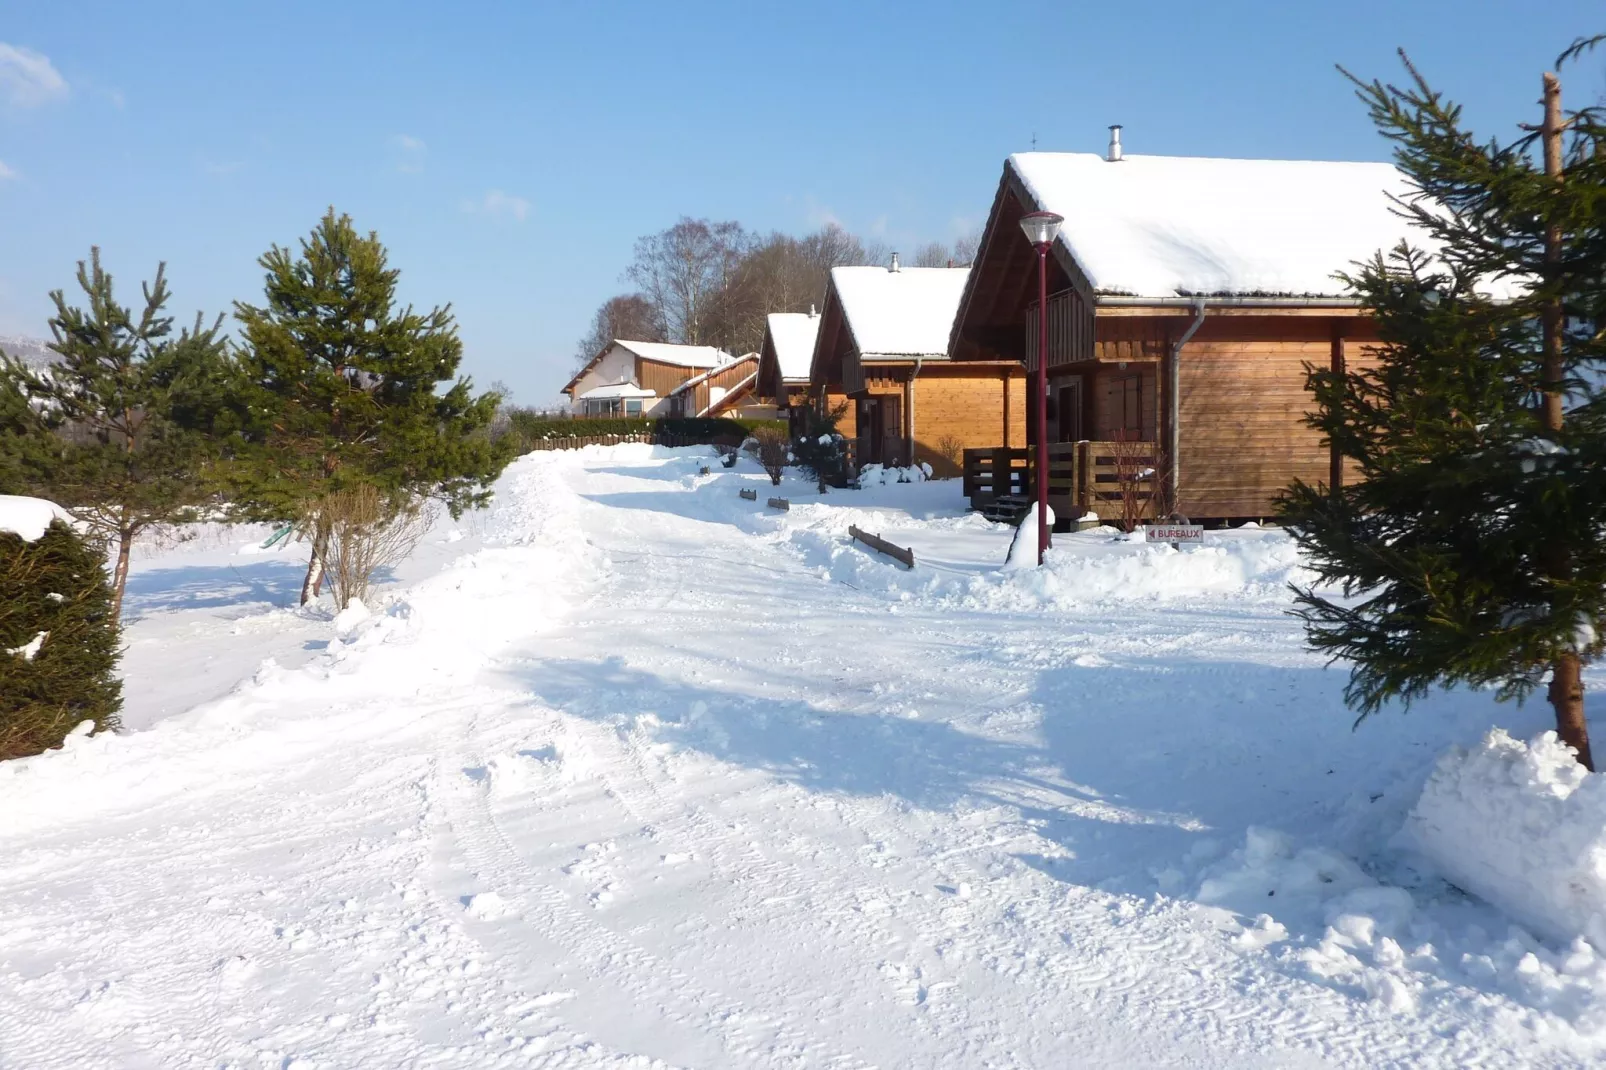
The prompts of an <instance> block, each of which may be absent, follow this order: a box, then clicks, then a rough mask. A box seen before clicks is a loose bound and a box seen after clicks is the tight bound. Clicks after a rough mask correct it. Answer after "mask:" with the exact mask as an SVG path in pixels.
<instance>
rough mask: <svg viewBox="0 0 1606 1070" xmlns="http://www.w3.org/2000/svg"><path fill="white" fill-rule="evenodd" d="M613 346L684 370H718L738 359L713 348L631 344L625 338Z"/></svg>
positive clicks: (666, 344) (651, 343)
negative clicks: (720, 366)
mask: <svg viewBox="0 0 1606 1070" xmlns="http://www.w3.org/2000/svg"><path fill="white" fill-rule="evenodd" d="M613 344H614V345H616V346H623V347H624V348H626V349H628V350H630V351H631V352H632V353H634V354H636V355H637V356H638V357H644V358H646V359H647V360H655V361H657V362H658V363H660V364H678V365H680V366H681V367H683V368H717V367H718V366H719V365H721V364H728V363H729V362H730V361H732V360H735V359H736V358H735V357H732V356H731V355H730V354H729V353H727V352H725V351H724V350H723V349H716V348H714V347H713V346H682V345H675V344H674V343H672V342H631V341H627V340H625V339H623V338H615V339H614V340H613Z"/></svg>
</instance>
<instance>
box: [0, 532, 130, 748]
mask: <svg viewBox="0 0 1606 1070" xmlns="http://www.w3.org/2000/svg"><path fill="white" fill-rule="evenodd" d="M41 632H43V633H44V639H43V641H42V643H41V644H40V645H39V646H38V649H37V652H36V653H35V654H34V655H33V657H31V658H29V657H26V656H24V654H22V653H12V651H17V650H19V649H25V648H26V647H27V646H28V644H30V643H31V642H32V641H34V640H35V638H36V637H37V636H38V635H39V634H40V633H41ZM118 653H119V651H118V649H117V617H116V614H115V613H113V611H112V596H111V588H110V587H109V586H108V584H107V582H106V574H105V570H104V569H103V567H102V565H101V555H100V552H99V550H98V549H96V548H95V547H94V546H93V545H91V544H90V543H88V542H86V541H85V540H84V539H83V538H82V537H80V536H79V535H78V534H77V533H76V532H74V531H73V530H72V528H70V527H68V526H67V525H66V524H64V523H62V522H61V521H60V520H57V521H54V522H52V523H51V525H50V527H49V529H48V530H46V532H45V533H44V535H43V536H41V537H40V538H39V539H37V540H36V541H34V542H31V543H29V542H24V541H23V540H22V537H21V536H19V535H16V534H13V533H11V532H0V760H3V759H6V758H20V757H24V756H26V755H30V754H38V753H40V752H41V751H45V750H49V749H50V748H52V747H59V746H61V743H62V740H63V739H65V738H66V736H67V733H69V732H71V731H72V730H73V729H74V728H75V727H77V726H78V725H79V724H81V723H83V722H84V721H93V722H94V725H95V731H97V732H105V731H110V730H113V729H115V728H117V727H118V719H117V711H118V710H119V709H120V708H121V707H122V683H121V681H119V680H118V679H117V677H116V670H117V658H118Z"/></svg>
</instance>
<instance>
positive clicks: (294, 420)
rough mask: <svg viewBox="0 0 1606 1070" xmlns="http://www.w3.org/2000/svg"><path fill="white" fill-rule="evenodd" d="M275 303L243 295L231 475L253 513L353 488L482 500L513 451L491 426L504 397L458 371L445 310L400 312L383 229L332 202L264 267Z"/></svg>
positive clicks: (298, 514)
mask: <svg viewBox="0 0 1606 1070" xmlns="http://www.w3.org/2000/svg"><path fill="white" fill-rule="evenodd" d="M258 263H259V264H260V265H261V266H262V268H263V270H264V271H265V272H266V273H267V275H266V280H265V290H266V294H265V297H266V300H265V303H264V304H262V305H260V306H258V305H249V304H245V303H237V304H236V305H235V315H236V316H237V317H238V318H239V320H240V322H241V325H242V331H241V334H242V348H241V353H240V358H239V363H240V368H241V383H240V388H239V393H238V407H237V411H238V413H239V418H240V422H241V425H242V428H243V430H244V432H245V438H246V441H247V442H248V443H249V446H250V448H249V449H248V450H247V451H245V452H244V454H243V455H242V457H241V459H240V460H239V461H238V462H237V463H235V464H234V465H232V466H231V467H230V469H229V473H228V475H229V480H230V498H231V502H232V504H233V505H234V507H235V511H236V513H237V515H239V516H240V517H241V518H243V519H255V520H274V521H282V520H291V519H297V518H302V517H304V516H305V515H306V514H307V513H308V511H309V510H314V509H315V503H316V502H317V501H318V500H319V499H321V498H322V497H324V496H325V495H327V494H331V493H335V492H338V491H341V490H344V489H346V488H348V487H351V486H356V485H369V486H373V487H375V488H377V489H379V490H380V491H383V492H385V493H387V494H394V493H398V492H400V493H410V494H414V495H418V496H423V497H429V498H433V499H436V500H438V501H440V502H442V503H444V504H445V505H446V506H447V508H448V509H449V510H450V511H451V513H452V515H453V516H454V517H455V516H457V515H459V514H460V513H461V512H462V511H463V510H464V509H469V508H475V507H478V506H480V505H483V504H484V503H485V502H486V501H488V500H489V497H490V486H491V483H492V482H493V481H494V480H495V479H496V477H497V475H498V474H500V473H501V471H502V468H503V467H504V466H505V465H506V464H507V462H508V460H510V459H511V457H512V449H511V443H509V442H507V441H506V440H505V439H504V440H494V439H493V438H492V436H491V435H490V433H489V428H490V425H491V421H492V419H493V418H494V416H495V414H496V408H497V404H498V402H499V400H500V399H499V398H498V396H497V395H496V394H495V393H485V394H480V395H478V396H476V395H475V394H474V393H473V387H472V384H471V382H470V381H469V380H468V379H466V378H455V376H456V375H457V369H458V365H459V364H460V363H461V361H462V357H463V344H462V342H461V341H459V339H458V337H457V327H456V323H455V322H454V320H453V318H452V315H451V311H450V308H449V307H437V308H434V309H431V310H430V311H429V312H427V313H418V312H414V311H413V309H412V308H411V307H410V306H409V307H406V308H397V307H396V301H395V296H396V281H397V277H398V275H399V274H400V273H399V272H398V271H397V270H396V269H394V268H391V267H389V266H388V265H387V257H386V253H385V248H384V246H383V245H381V244H380V241H379V238H378V235H376V234H373V233H369V234H368V235H367V236H366V237H364V236H362V235H359V234H358V233H357V231H356V228H355V227H353V226H352V222H351V219H350V217H349V216H336V215H335V212H334V210H333V209H330V210H329V212H328V213H327V214H326V215H325V216H324V217H323V219H322V220H321V221H320V222H319V224H318V226H317V227H316V228H315V229H314V230H313V232H312V234H311V235H310V236H309V237H307V238H304V239H302V241H301V243H300V252H299V253H296V252H293V251H292V250H290V249H285V248H281V247H279V246H274V247H273V248H272V249H270V250H269V251H268V252H267V253H266V254H264V255H263V256H262V258H261V259H260V260H259V261H258Z"/></svg>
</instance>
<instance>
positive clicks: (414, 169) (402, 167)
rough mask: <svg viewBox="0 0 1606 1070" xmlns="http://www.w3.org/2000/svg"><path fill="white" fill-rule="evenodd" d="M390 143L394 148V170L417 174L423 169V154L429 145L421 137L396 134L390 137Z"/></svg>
mask: <svg viewBox="0 0 1606 1070" xmlns="http://www.w3.org/2000/svg"><path fill="white" fill-rule="evenodd" d="M390 144H391V148H393V149H394V150H395V155H396V170H398V171H402V172H405V173H407V174H417V173H418V172H419V171H422V170H423V169H424V154H425V153H426V152H428V151H429V146H428V145H425V144H424V139H423V138H420V137H413V136H412V135H411V134H397V135H395V136H394V137H392V138H391V139H390Z"/></svg>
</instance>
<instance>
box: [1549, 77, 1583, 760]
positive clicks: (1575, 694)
mask: <svg viewBox="0 0 1606 1070" xmlns="http://www.w3.org/2000/svg"><path fill="white" fill-rule="evenodd" d="M1544 102H1545V123H1544V126H1542V127H1541V128H1540V130H1541V137H1540V140H1541V144H1542V148H1543V150H1544V159H1545V174H1546V176H1548V177H1549V178H1550V179H1551V180H1552V181H1554V182H1555V183H1556V184H1557V185H1558V186H1559V185H1560V184H1561V182H1562V159H1561V132H1562V119H1561V82H1560V81H1559V80H1558V79H1557V78H1556V76H1555V75H1554V74H1546V75H1545V77H1544ZM1561 246H1562V233H1561V227H1560V225H1559V224H1556V223H1551V224H1549V225H1548V226H1546V228H1545V269H1546V275H1547V278H1546V279H1545V281H1546V282H1549V281H1552V280H1551V278H1550V277H1548V276H1550V274H1551V273H1552V272H1553V271H1554V270H1555V269H1556V268H1557V267H1559V266H1560V264H1561V254H1562V248H1561ZM1563 311H1564V310H1563V309H1562V303H1561V298H1560V297H1556V298H1554V299H1552V300H1549V301H1546V302H1545V306H1544V309H1543V310H1542V312H1541V315H1540V325H1541V327H1542V330H1543V338H1544V343H1543V344H1544V352H1543V366H1542V372H1541V375H1542V378H1543V382H1542V387H1543V389H1544V396H1543V398H1542V399H1541V401H1540V416H1541V418H1542V420H1543V421H1544V427H1545V430H1546V431H1548V432H1550V433H1551V434H1552V435H1555V436H1556V438H1557V439H1558V440H1559V438H1560V436H1561V429H1562V419H1563V407H1562V405H1563V402H1564V400H1565V399H1564V398H1563V396H1562V377H1563V376H1564V375H1565V373H1566V360H1565V355H1564V351H1563V348H1562V337H1561V328H1562V314H1563ZM1558 444H1559V442H1558ZM1571 556H1572V555H1571V554H1569V553H1568V550H1567V547H1566V546H1564V545H1562V544H1561V543H1559V542H1558V543H1555V544H1553V545H1551V546H1550V547H1549V548H1548V549H1547V552H1546V553H1545V555H1544V558H1542V560H1544V559H1548V560H1547V561H1546V572H1548V573H1549V575H1550V577H1551V578H1552V579H1556V580H1565V579H1566V578H1567V577H1568V576H1569V574H1570V573H1571V572H1572V561H1571ZM1582 667H1583V665H1582V659H1580V658H1579V656H1578V654H1577V653H1576V652H1574V651H1567V652H1565V653H1562V654H1559V655H1557V657H1556V660H1555V661H1554V662H1553V663H1552V665H1551V675H1550V705H1551V707H1552V708H1553V709H1554V710H1555V711H1556V734H1557V735H1558V736H1560V737H1561V740H1562V742H1563V743H1565V744H1567V745H1568V746H1569V747H1571V748H1573V749H1574V750H1575V751H1577V752H1578V760H1579V762H1581V763H1582V764H1583V766H1584V768H1585V769H1588V770H1590V771H1591V772H1593V771H1594V769H1595V760H1594V757H1593V756H1592V755H1591V754H1590V752H1589V724H1588V722H1586V721H1585V720H1584V681H1583V676H1582Z"/></svg>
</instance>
